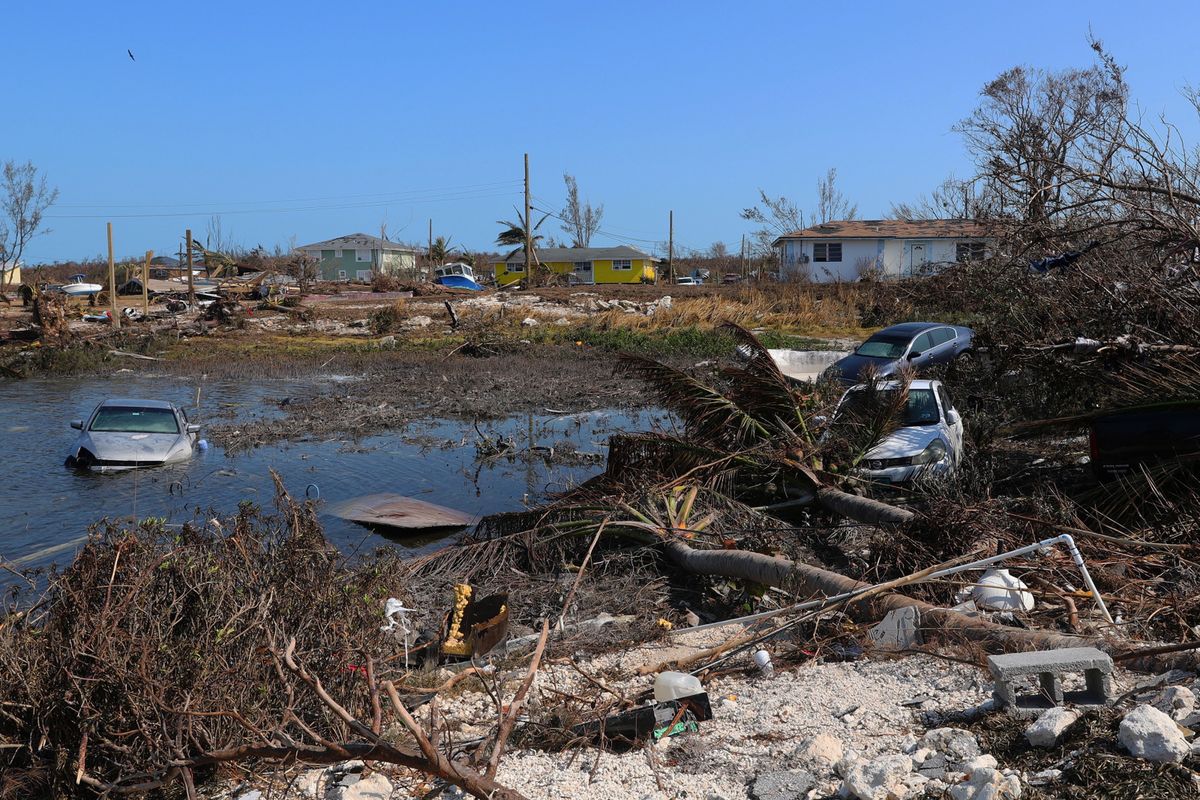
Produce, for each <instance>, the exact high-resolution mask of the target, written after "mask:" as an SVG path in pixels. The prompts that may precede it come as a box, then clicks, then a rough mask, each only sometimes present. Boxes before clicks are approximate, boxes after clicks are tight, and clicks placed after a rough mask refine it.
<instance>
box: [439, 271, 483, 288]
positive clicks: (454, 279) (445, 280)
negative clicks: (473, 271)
mask: <svg viewBox="0 0 1200 800" xmlns="http://www.w3.org/2000/svg"><path fill="white" fill-rule="evenodd" d="M433 282H434V283H436V284H439V285H441V286H450V287H452V288H455V289H470V290H471V291H473V292H482V291H483V287H482V286H480V285H479V284H478V283H476V282H475V281H473V280H471V279H470V278H468V277H467V276H466V275H440V276H438V277H437V278H434V279H433Z"/></svg>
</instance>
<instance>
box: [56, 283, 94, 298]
mask: <svg viewBox="0 0 1200 800" xmlns="http://www.w3.org/2000/svg"><path fill="white" fill-rule="evenodd" d="M59 291H60V292H62V293H63V294H69V295H71V296H73V297H80V296H83V295H88V294H98V293H99V292H102V291H104V287H103V286H101V285H100V284H98V283H68V284H66V285H64V286H60V287H59Z"/></svg>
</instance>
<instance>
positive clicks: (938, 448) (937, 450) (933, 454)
mask: <svg viewBox="0 0 1200 800" xmlns="http://www.w3.org/2000/svg"><path fill="white" fill-rule="evenodd" d="M945 457H946V443H945V442H943V441H942V440H941V439H934V440H933V441H932V442H930V443H929V446H928V447H926V448H925V449H924V450H922V451H921V453H920V455H915V456H913V459H912V463H914V464H936V463H937V462H939V461H941V460H942V459H943V458H945Z"/></svg>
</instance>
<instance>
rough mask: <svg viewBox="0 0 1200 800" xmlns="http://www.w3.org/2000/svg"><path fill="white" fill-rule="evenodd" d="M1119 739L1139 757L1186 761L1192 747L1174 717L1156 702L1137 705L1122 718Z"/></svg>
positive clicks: (1149, 759) (1154, 759) (1123, 745)
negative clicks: (1157, 705)
mask: <svg viewBox="0 0 1200 800" xmlns="http://www.w3.org/2000/svg"><path fill="white" fill-rule="evenodd" d="M1117 741H1118V742H1120V743H1121V746H1122V747H1124V748H1125V749H1126V750H1128V751H1129V752H1130V753H1131V754H1133V755H1134V756H1136V757H1137V758H1144V759H1145V760H1147V761H1174V762H1179V761H1183V760H1184V759H1185V758H1187V756H1188V755H1189V754H1190V753H1191V751H1192V748H1191V747H1190V746H1189V745H1188V743H1187V740H1186V739H1184V738H1183V732H1182V731H1180V730H1179V726H1178V725H1176V724H1175V720H1173V719H1171V718H1170V717H1168V716H1167V715H1166V714H1164V713H1163V712H1161V711H1159V710H1158V709H1157V708H1155V707H1154V706H1138V707H1137V708H1135V709H1134V710H1133V711H1130V712H1129V713H1128V714H1126V715H1125V719H1123V720H1121V727H1120V730H1118V732H1117Z"/></svg>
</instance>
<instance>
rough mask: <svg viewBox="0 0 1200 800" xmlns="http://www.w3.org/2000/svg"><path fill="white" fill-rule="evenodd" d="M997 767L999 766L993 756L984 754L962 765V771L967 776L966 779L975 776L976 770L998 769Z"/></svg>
mask: <svg viewBox="0 0 1200 800" xmlns="http://www.w3.org/2000/svg"><path fill="white" fill-rule="evenodd" d="M998 766H999V764H998V763H997V762H996V757H995V756H990V755H988V754H986V753H984V754H983V755H981V756H975V757H974V758H972V759H971V760H970V761H968V762H967V763H965V764H963V768H962V771H963V772H965V773H966V774H967V777H968V778H969V777H971V776H972V775H974V774H975V771H976V770H980V769H996V767H998Z"/></svg>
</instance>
